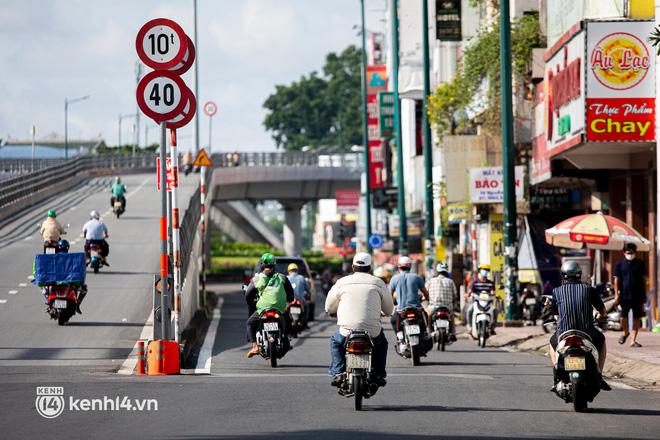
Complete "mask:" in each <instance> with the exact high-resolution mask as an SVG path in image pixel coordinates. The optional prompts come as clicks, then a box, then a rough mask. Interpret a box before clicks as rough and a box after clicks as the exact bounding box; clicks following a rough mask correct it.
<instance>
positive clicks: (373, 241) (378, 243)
mask: <svg viewBox="0 0 660 440" xmlns="http://www.w3.org/2000/svg"><path fill="white" fill-rule="evenodd" d="M383 241H384V240H383V236H382V235H379V234H373V235H371V236H369V246H371V247H372V248H373V249H380V248H381V247H383V244H384V243H383Z"/></svg>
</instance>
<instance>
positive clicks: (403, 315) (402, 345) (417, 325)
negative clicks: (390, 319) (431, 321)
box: [396, 307, 433, 365]
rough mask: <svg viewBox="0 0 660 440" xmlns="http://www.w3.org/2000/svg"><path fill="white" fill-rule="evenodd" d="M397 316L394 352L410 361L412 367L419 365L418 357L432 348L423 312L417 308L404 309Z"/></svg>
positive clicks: (424, 354)
mask: <svg viewBox="0 0 660 440" xmlns="http://www.w3.org/2000/svg"><path fill="white" fill-rule="evenodd" d="M396 313H397V314H398V317H397V319H398V330H397V334H396V336H397V345H396V352H397V353H398V354H399V356H402V357H405V358H407V359H410V361H411V363H412V365H419V364H420V360H419V359H420V357H422V356H426V353H428V351H429V350H430V349H431V348H432V347H433V340H432V339H431V338H430V336H429V335H428V332H427V331H426V324H425V322H424V315H423V314H424V310H423V309H421V308H417V307H406V308H404V309H403V310H401V311H398V312H396Z"/></svg>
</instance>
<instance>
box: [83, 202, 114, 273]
mask: <svg viewBox="0 0 660 440" xmlns="http://www.w3.org/2000/svg"><path fill="white" fill-rule="evenodd" d="M82 232H83V235H84V236H85V255H87V258H89V250H90V248H91V246H92V245H93V244H96V245H98V246H99V247H100V248H101V257H103V264H105V265H106V266H110V264H108V261H107V260H106V257H107V256H108V254H109V253H110V246H109V245H108V242H107V241H105V239H106V238H109V235H108V228H107V227H106V226H105V224H104V223H103V222H102V221H101V219H100V215H99V213H98V211H92V212H90V213H89V221H88V222H87V223H85V225H84V226H83V229H82Z"/></svg>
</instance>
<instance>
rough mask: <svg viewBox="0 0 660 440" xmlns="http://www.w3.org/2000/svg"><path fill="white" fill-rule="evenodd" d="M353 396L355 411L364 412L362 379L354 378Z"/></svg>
mask: <svg viewBox="0 0 660 440" xmlns="http://www.w3.org/2000/svg"><path fill="white" fill-rule="evenodd" d="M353 394H354V397H355V411H362V377H360V376H355V377H353Z"/></svg>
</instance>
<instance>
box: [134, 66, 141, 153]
mask: <svg viewBox="0 0 660 440" xmlns="http://www.w3.org/2000/svg"><path fill="white" fill-rule="evenodd" d="M141 76H142V63H140V60H137V61H136V62H135V84H136V87H137V84H139V83H140V78H141ZM136 148H140V109H139V108H136V109H135V145H134V146H133V155H135V149H136Z"/></svg>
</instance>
